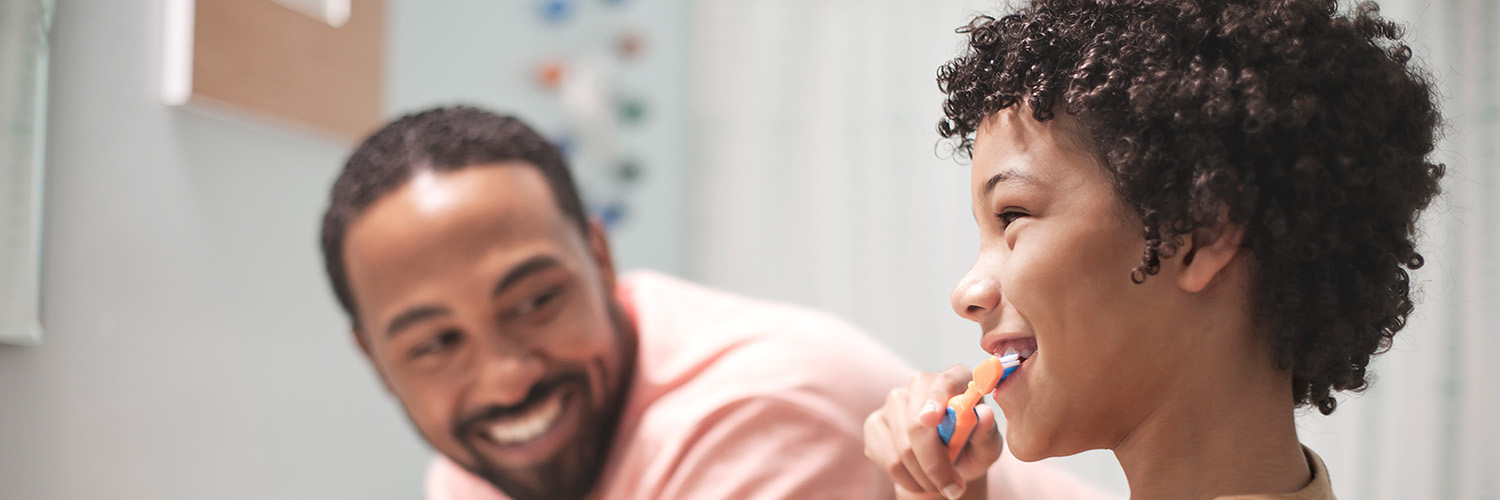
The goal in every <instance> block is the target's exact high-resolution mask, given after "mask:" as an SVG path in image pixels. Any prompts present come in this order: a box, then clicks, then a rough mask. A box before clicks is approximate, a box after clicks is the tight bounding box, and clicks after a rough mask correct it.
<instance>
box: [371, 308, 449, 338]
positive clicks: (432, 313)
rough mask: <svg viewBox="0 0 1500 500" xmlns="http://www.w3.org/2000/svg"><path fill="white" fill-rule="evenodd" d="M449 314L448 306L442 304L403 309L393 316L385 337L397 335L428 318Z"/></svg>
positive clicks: (386, 328)
mask: <svg viewBox="0 0 1500 500" xmlns="http://www.w3.org/2000/svg"><path fill="white" fill-rule="evenodd" d="M448 314H449V312H448V308H446V307H442V306H417V307H413V308H411V309H407V310H405V311H402V312H401V314H397V315H396V317H394V318H391V322H390V323H389V324H387V325H386V327H385V338H388V339H389V338H391V337H395V336H396V334H398V333H401V331H402V330H405V329H407V328H408V327H410V326H411V325H415V324H417V323H420V322H422V321H423V320H426V319H428V318H436V317H439V316H447V315H448Z"/></svg>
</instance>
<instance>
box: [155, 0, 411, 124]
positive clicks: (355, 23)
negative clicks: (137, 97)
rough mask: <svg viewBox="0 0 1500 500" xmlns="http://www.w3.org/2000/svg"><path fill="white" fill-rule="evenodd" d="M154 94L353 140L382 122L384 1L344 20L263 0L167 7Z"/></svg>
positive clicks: (181, 1) (360, 2)
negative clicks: (160, 73) (159, 80)
mask: <svg viewBox="0 0 1500 500" xmlns="http://www.w3.org/2000/svg"><path fill="white" fill-rule="evenodd" d="M166 3H167V4H166V7H167V9H166V14H167V19H166V29H167V33H166V37H165V39H164V43H163V45H164V48H165V50H166V56H165V59H164V61H163V62H164V64H163V79H162V97H163V99H164V100H165V101H166V102H167V103H168V104H171V105H184V104H187V105H192V106H195V107H202V108H207V109H211V110H230V111H231V112H237V113H241V114H249V115H252V116H257V117H260V118H268V119H271V120H273V121H276V122H280V123H284V124H292V125H294V126H299V127H304V128H310V129H313V130H316V131H320V132H322V133H324V134H326V135H330V136H333V137H335V138H338V139H341V140H345V141H354V140H357V139H359V138H361V137H363V136H364V135H365V134H367V133H369V132H371V131H372V130H373V129H374V128H375V127H376V126H378V125H379V124H380V122H381V102H382V101H383V97H384V96H383V92H384V86H383V84H382V82H383V80H384V62H383V59H384V57H383V55H384V44H385V40H384V38H385V2H384V0H352V1H351V2H350V8H349V15H348V19H347V21H348V22H347V23H345V24H344V25H343V26H340V27H334V26H331V25H330V24H328V23H327V22H324V20H323V19H319V18H315V17H313V16H310V15H307V14H304V13H303V12H299V11H298V10H294V9H292V8H289V7H287V6H285V5H282V4H280V3H277V2H273V1H271V0H166Z"/></svg>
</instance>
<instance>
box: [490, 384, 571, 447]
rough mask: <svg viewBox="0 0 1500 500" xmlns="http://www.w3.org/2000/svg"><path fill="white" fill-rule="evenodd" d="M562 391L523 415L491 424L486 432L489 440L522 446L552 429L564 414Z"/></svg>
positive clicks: (553, 394)
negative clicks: (553, 424)
mask: <svg viewBox="0 0 1500 500" xmlns="http://www.w3.org/2000/svg"><path fill="white" fill-rule="evenodd" d="M562 397H563V393H562V391H553V393H552V395H551V396H548V397H547V399H546V400H545V401H542V402H541V403H537V404H536V405H534V406H532V408H531V409H530V410H527V412H526V413H523V414H521V415H516V416H513V417H508V418H506V419H504V420H501V421H499V422H495V423H493V424H490V428H489V430H488V431H486V434H488V435H489V438H490V439H492V440H494V441H495V442H496V443H500V444H506V445H509V444H520V443H525V442H527V441H531V440H533V439H536V438H538V437H541V436H542V434H545V433H546V432H547V429H550V428H552V423H553V421H556V420H557V416H558V415H559V414H561V413H562V399H563V398H562Z"/></svg>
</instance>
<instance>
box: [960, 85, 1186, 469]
mask: <svg viewBox="0 0 1500 500" xmlns="http://www.w3.org/2000/svg"><path fill="white" fill-rule="evenodd" d="M1080 128H1081V127H1079V126H1078V124H1077V122H1076V121H1074V119H1073V118H1072V117H1070V116H1067V115H1064V114H1059V115H1058V116H1057V118H1056V119H1054V120H1051V121H1048V122H1038V121H1036V120H1035V119H1033V118H1032V117H1031V114H1030V110H1029V109H1026V108H1024V107H1021V106H1015V107H1011V108H1007V109H1005V110H1002V111H1000V112H998V113H996V114H994V115H992V116H990V117H989V118H988V119H986V120H985V121H984V123H983V124H982V125H981V127H980V128H979V131H978V133H977V136H976V140H975V144H974V155H973V160H974V161H973V166H972V171H971V181H972V183H971V188H972V197H973V211H974V217H975V219H976V220H977V221H978V222H979V235H980V250H979V257H978V259H977V261H976V262H975V264H974V267H973V268H972V269H971V270H970V271H969V273H968V274H967V275H966V276H964V278H963V280H962V281H960V282H959V283H958V285H957V286H956V287H955V288H954V291H953V297H952V299H953V308H954V310H955V311H956V312H957V313H958V314H959V315H960V316H963V317H965V318H968V319H970V320H972V321H974V322H976V323H979V325H980V327H981V329H982V331H983V337H982V338H981V339H980V344H981V347H983V348H984V349H985V350H987V351H990V352H996V353H1001V352H1003V351H1004V350H1006V349H1008V348H1014V349H1016V350H1017V351H1025V350H1034V351H1035V354H1034V355H1032V356H1031V357H1030V358H1029V359H1027V360H1026V361H1025V362H1023V363H1022V365H1021V367H1020V368H1019V369H1018V370H1017V372H1016V373H1015V374H1014V375H1013V376H1012V377H1010V378H1008V379H1007V380H1006V381H1005V383H1003V384H1001V385H1000V387H999V389H998V390H996V391H995V392H994V397H995V400H996V401H997V402H998V403H999V404H1000V407H1001V409H1002V410H1004V412H1005V416H1006V425H1007V429H1008V432H1007V435H1008V441H1009V444H1010V448H1011V450H1012V452H1013V453H1014V454H1015V455H1016V456H1017V457H1019V458H1021V459H1023V460H1035V459H1039V458H1043V457H1048V456H1061V455H1068V454H1072V453H1077V452H1079V451H1083V450H1087V449H1093V448H1106V447H1110V446H1111V445H1112V444H1114V443H1113V442H1111V441H1110V440H1111V439H1117V438H1119V437H1120V435H1121V434H1122V433H1124V432H1126V429H1128V428H1129V426H1130V425H1133V424H1134V423H1136V421H1133V420H1132V419H1137V418H1140V417H1141V416H1142V415H1140V414H1139V413H1140V410H1141V409H1142V408H1147V407H1149V406H1150V405H1151V402H1152V400H1153V398H1155V397H1156V396H1155V395H1154V392H1155V391H1154V388H1160V387H1162V385H1160V382H1161V381H1162V380H1163V379H1164V378H1168V377H1171V376H1172V375H1173V371H1172V368H1171V363H1172V362H1173V355H1174V352H1175V350H1176V349H1177V348H1178V347H1180V346H1178V345H1175V344H1174V339H1173V333H1174V332H1175V331H1177V330H1179V329H1176V328H1173V327H1172V323H1171V321H1172V318H1173V317H1174V316H1176V315H1175V314H1174V309H1173V308H1174V307H1178V306H1176V305H1173V301H1172V300H1171V299H1170V297H1171V296H1172V292H1171V290H1170V289H1169V288H1170V287H1172V286H1173V285H1172V284H1171V283H1172V278H1171V277H1170V276H1165V275H1158V276H1153V277H1152V278H1151V279H1148V280H1146V282H1145V283H1143V284H1135V283H1134V282H1132V281H1131V278H1130V276H1131V271H1132V270H1133V269H1134V268H1135V267H1136V266H1137V265H1138V264H1139V263H1140V262H1141V254H1142V251H1143V249H1144V248H1145V246H1144V239H1143V236H1142V230H1141V228H1142V224H1141V223H1140V221H1139V219H1138V218H1137V217H1135V216H1134V215H1133V213H1132V212H1131V211H1130V209H1129V208H1128V207H1126V206H1125V204H1124V203H1123V202H1122V201H1121V199H1120V197H1119V196H1118V195H1116V194H1115V191H1114V188H1113V186H1112V184H1111V182H1110V179H1109V177H1108V174H1107V172H1106V171H1105V169H1104V168H1103V166H1102V165H1101V164H1100V162H1099V161H1098V160H1097V158H1096V157H1095V156H1094V155H1093V154H1092V153H1091V152H1090V151H1089V150H1088V147H1087V146H1085V145H1082V144H1081V143H1082V142H1083V141H1081V140H1077V138H1078V137H1080V135H1077V134H1080V132H1079V131H1078V129H1080ZM1164 274H1165V271H1164Z"/></svg>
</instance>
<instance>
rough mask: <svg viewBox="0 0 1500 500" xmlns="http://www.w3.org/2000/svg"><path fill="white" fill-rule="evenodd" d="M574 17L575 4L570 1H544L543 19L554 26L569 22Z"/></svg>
mask: <svg viewBox="0 0 1500 500" xmlns="http://www.w3.org/2000/svg"><path fill="white" fill-rule="evenodd" d="M572 17H573V2H571V1H569V0H542V18H543V19H546V20H547V21H548V22H550V23H553V24H562V23H565V22H568V19H570V18H572Z"/></svg>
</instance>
